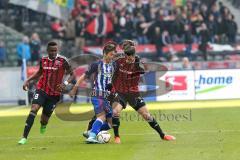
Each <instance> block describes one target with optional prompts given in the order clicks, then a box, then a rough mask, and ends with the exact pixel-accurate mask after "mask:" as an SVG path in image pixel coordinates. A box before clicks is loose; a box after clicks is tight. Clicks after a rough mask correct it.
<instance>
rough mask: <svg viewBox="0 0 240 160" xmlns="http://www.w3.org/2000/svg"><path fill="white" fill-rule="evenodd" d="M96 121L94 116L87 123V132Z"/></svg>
mask: <svg viewBox="0 0 240 160" xmlns="http://www.w3.org/2000/svg"><path fill="white" fill-rule="evenodd" d="M96 119H97V117H96V116H94V117H93V118H92V119H91V120H90V121H89V122H88V128H87V130H88V131H89V130H90V129H92V125H93V123H94V122H95V120H96Z"/></svg>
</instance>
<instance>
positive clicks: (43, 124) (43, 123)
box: [40, 121, 48, 128]
mask: <svg viewBox="0 0 240 160" xmlns="http://www.w3.org/2000/svg"><path fill="white" fill-rule="evenodd" d="M40 123H41V127H45V128H46V126H47V124H48V123H46V122H43V121H40Z"/></svg>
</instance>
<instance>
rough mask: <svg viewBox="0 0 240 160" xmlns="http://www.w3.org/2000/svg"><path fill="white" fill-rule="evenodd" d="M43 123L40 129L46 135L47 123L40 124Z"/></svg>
mask: <svg viewBox="0 0 240 160" xmlns="http://www.w3.org/2000/svg"><path fill="white" fill-rule="evenodd" d="M40 123H41V127H40V133H41V134H44V133H45V132H46V128H47V123H45V122H42V121H41V122H40Z"/></svg>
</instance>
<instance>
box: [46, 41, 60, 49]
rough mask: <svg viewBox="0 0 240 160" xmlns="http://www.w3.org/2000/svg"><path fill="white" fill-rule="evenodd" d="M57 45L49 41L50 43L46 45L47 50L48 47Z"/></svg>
mask: <svg viewBox="0 0 240 160" xmlns="http://www.w3.org/2000/svg"><path fill="white" fill-rule="evenodd" d="M57 45H58V44H57V42H55V41H50V42H48V44H47V48H49V47H50V46H57Z"/></svg>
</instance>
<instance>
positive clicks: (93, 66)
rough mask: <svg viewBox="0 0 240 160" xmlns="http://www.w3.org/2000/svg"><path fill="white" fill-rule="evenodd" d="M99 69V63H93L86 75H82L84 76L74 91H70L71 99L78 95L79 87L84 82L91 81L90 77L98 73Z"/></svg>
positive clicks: (78, 81)
mask: <svg viewBox="0 0 240 160" xmlns="http://www.w3.org/2000/svg"><path fill="white" fill-rule="evenodd" d="M97 69H98V65H97V63H92V64H91V65H90V67H89V69H88V71H86V72H85V73H84V74H82V75H81V76H80V78H79V79H78V80H77V82H76V84H75V85H74V87H73V88H72V90H71V91H70V93H69V95H70V96H71V97H73V96H74V95H75V94H76V93H77V90H78V87H79V85H80V84H81V83H82V82H83V81H85V80H86V79H89V78H90V76H91V75H92V74H93V73H95V72H97Z"/></svg>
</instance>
